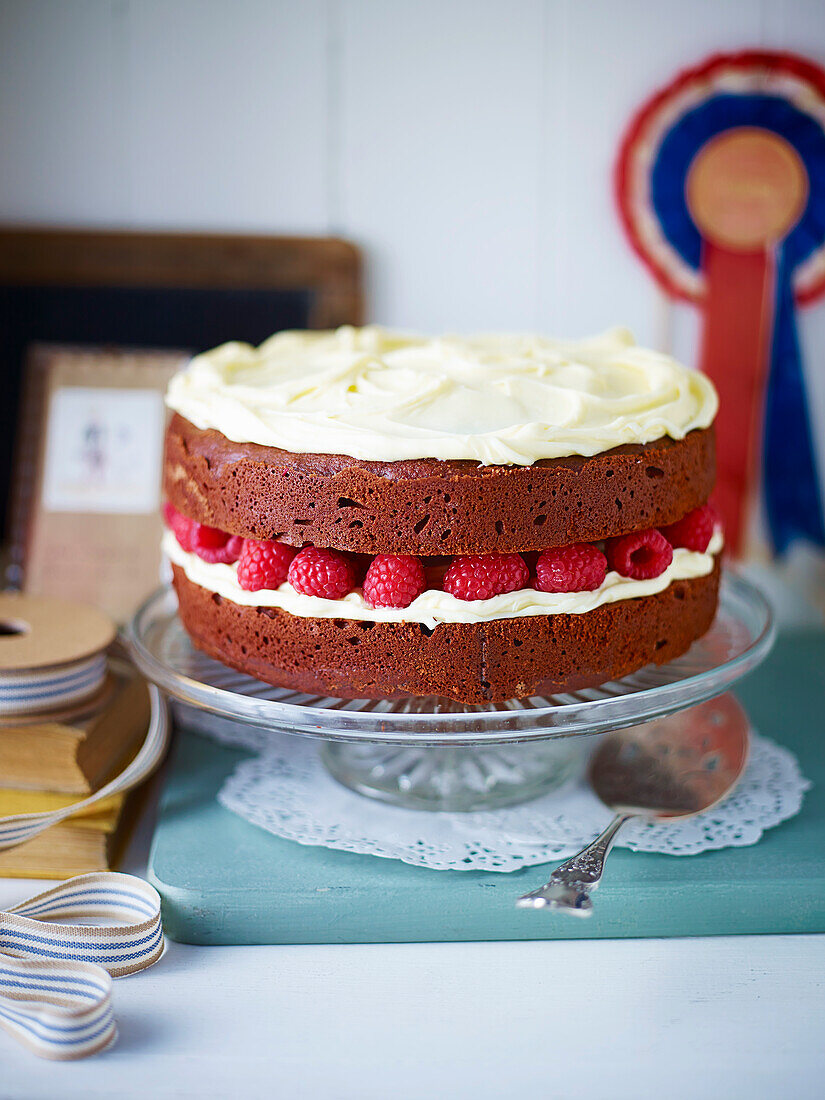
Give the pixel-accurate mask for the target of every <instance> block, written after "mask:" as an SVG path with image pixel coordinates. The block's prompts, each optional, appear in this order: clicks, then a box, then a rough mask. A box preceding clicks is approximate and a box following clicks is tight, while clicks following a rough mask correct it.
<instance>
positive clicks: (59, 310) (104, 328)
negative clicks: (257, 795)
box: [0, 227, 363, 619]
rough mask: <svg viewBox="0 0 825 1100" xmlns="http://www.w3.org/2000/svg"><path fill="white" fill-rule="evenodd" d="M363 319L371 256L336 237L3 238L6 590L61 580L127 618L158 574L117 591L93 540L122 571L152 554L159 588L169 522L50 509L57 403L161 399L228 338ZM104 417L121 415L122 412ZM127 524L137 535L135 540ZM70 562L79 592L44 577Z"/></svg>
mask: <svg viewBox="0 0 825 1100" xmlns="http://www.w3.org/2000/svg"><path fill="white" fill-rule="evenodd" d="M362 320H363V294H362V287H361V256H360V252H359V250H358V249H357V248H356V246H355V245H353V244H351V243H350V242H348V241H344V240H340V239H337V238H311V237H275V236H272V237H269V236H260V235H255V236H253V235H246V234H224V233H165V232H152V233H142V232H133V231H128V232H127V231H106V230H87V229H49V228H41V227H38V228H28V227H7V228H0V372H2V375H3V381H4V386H5V393H6V402H5V406H4V407H3V408H0V517H1V516H2V511H3V509H4V501H3V497H4V495H5V487H6V486H10V496H11V497H12V508H11V510H10V512H11V524H10V525H9V526H10V533H11V535H12V547H11V565H10V567H9V570H8V573H7V577H8V580H9V582H10V583H11V584H13V585H15V586H16V587H23V588H25V589H26V590H29V591H43V592H46V591H51V590H53V589H52V586H53V584H56V583H58V578H59V583H60V584H61V585H62V586H64V587H63V589H62V591H63V594H64V595H70V594H72V595H74V596H75V597H76V598H80V599H84V598H85V599H88V600H91V602H95V603H97V604H98V605H99V606H101V607H105V608H106V609H107V610H109V611H110V612H111V613H112V614H114V615H115V616H116V617H118V618H120V619H122V618H123V617H124V616H125V615H126V614H128V612H129V611H130V610H131V609H132V607H133V604H134V595H135V592H137V591H138V590H139V589H140V591H139V592H138V595H145V594H146V593H145V591H144V589H145V586H146V581H147V576H148V574H147V575H144V573H143V572H141V573H140V577H139V578H135V583H134V584H133V583H132V579H131V576H130V575H129V574H128V572H124V576H128V577H129V580H128V583H127V582H126V581H118V578H117V570H116V569H112V570H109V569H107V568H104V567H103V556H101V555H100V554H96V552H95V551H94V547H93V545H92V540H91V539H87V538H86V533H87V532H95V533H96V535H95V537H96V538H97V539H98V542H99V543H100V544H101V545H103V544H104V543H106V541H107V540H110V542H109V557H108V560H110V561H116V560H118V559H119V558H124V556H125V555H126V550H127V545H128V544H130V542H131V543H132V544H133V545H134V548H135V553H137V552H138V548H139V547H140V548H141V552H142V553H143V554H144V556H145V557H146V559H147V562H148V563H150V564H149V566H148V567H149V568H150V569H152V570H155V572H154V574H153V577H154V578H156V567H157V562H158V561H159V556H156V555H155V553H154V551H153V549H152V548H153V547H154V546H155V543H154V541H152V540H154V539H155V535H156V534H159V530H160V528H159V520H158V519H157V517H156V516H153V517H150V518H149V519H147V517H146V516H145V515H144V516H142V517H140V519H139V520H138V518H137V515H133V516H130V517H125V516H124V515H123V513H120V514H118V512H117V511H116V510H115V511H113V512H112V513H111V514H110V515H105V514H104V511H103V510H101V508H100V507H98V509H97V511H93V512H92V513H89V514H86V513H84V512H83V511H82V510H80V511H77V512H74V513H72V512H71V511H70V510H69V509H68V508H65V507H63V509H62V511H61V510H60V509H59V508H58V509H57V510H55V509H54V508H49V507H48V504H49V493H48V492H45V494H44V485H45V488H46V489H47V490H48V489H49V486H48V485H47V484H45V481H44V479H45V477H46V456H47V452H48V448H49V445H50V440H49V434H50V433H52V434H53V431H54V425H53V424H50V421H51V420H52V419H53V413H54V410H53V409H52V404H53V401H52V399H53V397H54V394H55V393H56V392H57V391H59V390H65V389H67V388H72V387H77V388H80V389H82V388H84V387H85V388H86V389H95V388H102V389H107V390H108V389H114V390H117V389H121V390H128V389H132V390H134V391H140V390H147V391H148V390H152V389H154V390H158V388H159V387H160V388H163V387H164V386H165V382H166V379H167V378H168V376H169V375H170V374H171V373H172V370H174V369H175V368H176V367H179V366H180V365H181V364H182V362H183V358H184V356H185V355H186V354H187V353H190V354H191V352H192V351H198V350H204V348H206V347H209V346H213V345H214V344H216V343H219V342H221V341H222V340H229V339H246V340H250V341H251V342H259V341H260V340H262V339H264V338H266V337H267V336H269V335H271V333H272V332H273V331H277V329H278V328H284V327H308V328H314V329H323V328H336V327H338V326H339V325H342V324H360V323H362ZM35 345H36V346H35ZM91 345H99V346H97V347H94V346H91ZM158 349H172V350H158ZM180 349H185V350H180ZM24 363H25V364H26V370H25V374H26V377H25V379H24V378H23V374H24V371H23V369H22V368H23V364H24ZM24 391H25V392H24ZM61 400H69V401H72V400H76V401H81V400H82V399H81V398H80V397H79V396H78V395H77V394H75V395H74V396H72V397H69V398H65V399H64V398H61ZM113 400H114V399H113ZM101 407H102V408H104V409H110V410H111V408H112V407H113V406H112V402H107V401H105V400H104V401H103V405H102V406H101ZM135 408H137V406H135ZM18 409H19V410H20V413H19V415H17V410H18ZM104 419H105V417H104ZM12 435H15V436H16V441H15V449H14V462H13V463H12V442H11V439H12ZM10 471H11V473H10ZM52 503H54V502H53V501H52ZM99 504H100V501H98V505H99ZM78 521H79V522H78ZM130 523H131V524H132V526H133V528H134V530H133V531H132V533H131V535H130V536H129V537H127V535H126V534H124V532H128V529H129V527H130ZM156 527H157V530H155V528H156ZM101 540H102V541H101ZM147 547H148V548H149V549H145V548H147ZM61 548H62V552H61ZM70 550H71V553H69V551H70ZM67 554H68V556H71V557H73V558H74V559H75V562H76V565H75V574H76V577H77V580H76V581H73V580H72V574H70V573H69V572H68V571H67V570H65V569H57V568H54V569H49V568H48V567H47V566H46V562H47V560H48V559H49V558H50V557H51V558H54V559H55V560H57V557H58V556H60V558H61V560H65V559H66V556H67ZM104 556H105V555H104ZM135 560H136V558H135ZM84 562H85V563H86V565H85V566H84V565H83V563H84ZM95 563H96V564H95ZM84 571H85V579H84V576H83V574H84ZM93 574H96V575H97V577H98V580H96V581H95V583H94V584H92V583H91V581H90V580H89V577H91V576H92V575H93ZM119 584H120V586H121V588H120V589H119V588H118V585H119ZM66 585H69V586H70V587H71V588H72V591H71V593H70V592H69V591H67V590H66V587H65V586H66Z"/></svg>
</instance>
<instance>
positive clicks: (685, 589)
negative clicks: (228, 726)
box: [173, 561, 719, 703]
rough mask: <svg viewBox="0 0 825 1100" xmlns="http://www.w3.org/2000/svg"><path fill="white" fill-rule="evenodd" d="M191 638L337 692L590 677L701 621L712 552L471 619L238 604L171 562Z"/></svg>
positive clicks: (642, 658) (323, 691) (610, 673)
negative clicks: (555, 605) (670, 575)
mask: <svg viewBox="0 0 825 1100" xmlns="http://www.w3.org/2000/svg"><path fill="white" fill-rule="evenodd" d="M173 571H174V584H175V589H176V590H177V593H178V600H179V604H180V616H181V619H182V621H183V625H184V627H185V628H186V630H187V632H188V633H189V635H190V637H191V638H192V641H193V642H194V644H195V645H196V646H197V647H198V648H199V649H201V650H203V651H204V652H205V653H208V654H209V655H210V656H211V657H215V658H217V659H218V660H219V661H223V662H224V663H225V664H227V665H231V666H232V667H233V668H236V669H239V670H240V671H241V672H246V673H248V674H249V675H250V676H254V677H256V678H257V679H259V680H264V681H265V682H267V683H270V684H275V685H277V686H279V687H288V688H292V689H294V690H296V691H305V692H310V693H312V694H319V695H332V696H336V697H339V698H345V699H351V698H398V697H400V696H406V695H440V696H446V697H447V698H451V699H457V700H459V701H460V702H464V703H481V702H485V701H488V700H503V699H511V698H525V697H527V696H530V695H548V694H554V693H556V692H560V691H573V690H577V689H579V688H583V687H591V686H594V685H596V684H600V683H604V682H605V681H607V680H614V679H617V678H619V677H621V676H626V675H628V674H629V673H631V672H634V671H636V670H637V669H639V668H642V667H643V666H645V665H647V664H651V663H655V664H665V663H666V662H667V661H671V660H673V659H674V658H675V657H678V656H680V654H682V653H684V652H685V651H686V650H687V649H688V648H689V646H690V645H691V643H692V642H693V641H695V640H696V639H697V638H699V637H701V635H702V634H704V633H705V632H706V631H707V630H708V628H709V627H710V624H711V622H712V621H713V616H714V614H715V612H716V602H717V595H718V586H719V563H718V561H717V564H716V566H715V568H714V570H713V572H712V573H710V574H709V575H708V576H706V577H699V578H695V579H691V580H680V581H674V582H673V583H672V584H670V585H669V587H668V588H666V589H665V590H664V591H663V592H660V593H658V594H656V595H654V596H645V597H643V598H639V599H631V600H621V601H619V602H618V603H614V604H607V605H605V606H604V607H600V608H597V609H596V610H595V611H590V612H588V613H586V614H583V615H537V616H529V617H525V618H511V619H496V620H493V621H491V622H483V623H442V624H439V625H438V626H436V627H435V629H434V630H429V629H428V628H427V627H424V626H421V625H419V624H418V623H372V622H361V621H358V620H353V619H321V618H301V617H298V616H295V615H291V614H289V613H288V612H285V611H281V610H279V609H276V608H255V607H244V606H241V605H240V604H236V603H232V602H231V601H230V600H227V599H224V598H223V597H221V596H219V595H217V594H216V593H213V592H210V591H209V590H208V589H205V588H201V587H200V586H199V585H197V584H194V583H193V582H192V581H190V580H189V579H188V578H187V577H186V575H185V573H184V572H183V570H182V569H181V568H180V567H178V566H174V567H173Z"/></svg>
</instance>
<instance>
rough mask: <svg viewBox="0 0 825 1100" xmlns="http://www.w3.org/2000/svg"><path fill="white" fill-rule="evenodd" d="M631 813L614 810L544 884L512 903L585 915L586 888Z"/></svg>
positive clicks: (594, 884)
mask: <svg viewBox="0 0 825 1100" xmlns="http://www.w3.org/2000/svg"><path fill="white" fill-rule="evenodd" d="M633 816H634V814H616V816H615V817H614V818H613V820H612V821H611V822H610V824H609V825H608V826H607V828H606V829H605V830H604V832H603V833H601V834H600V835H599V836H597V837H596V839H595V840H594V841H593V843H592V844H588V846H587V847H586V848H584V849H583V850H582V851H581V852H579V853H578V855H575V856H571V857H570V859H568V860H566V861H565V862H564V863H562V864H560V865H559V866H558V867H557V868H556V869H555V871H554V872H553V874H552V875H551V876H550V878H549V880H548V881H547V882H546V883H545V884H544V886H540V887H539V888H538V889H537V890H531V891H530V893H529V894H524V895H523V897H520V898H519V899H518V901H517V902H516V905H517V906H518V907H519V908H522V909H544V908H548V909H563V910H565V911H566V912H568V913H574V914H577V915H578V916H582V917H589V916H590V913H591V911H592V909H593V903H592V901H591V900H590V891H591V890H594V889H595V888H596V887H597V886H598V885H599V882H600V880H601V877H602V873H603V871H604V861H605V859H606V858H607V853H608V852H609V851H610V849H611V847H612V845H613V841H614V840H615V838H616V834H617V833H618V831H619V829H621V827H622V825H624V823H625V822H626V821H629V820H630V819H631V818H632V817H633Z"/></svg>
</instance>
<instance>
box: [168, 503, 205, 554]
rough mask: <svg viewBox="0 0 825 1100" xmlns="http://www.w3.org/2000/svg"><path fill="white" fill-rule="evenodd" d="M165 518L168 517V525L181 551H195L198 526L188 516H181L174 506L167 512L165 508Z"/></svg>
mask: <svg viewBox="0 0 825 1100" xmlns="http://www.w3.org/2000/svg"><path fill="white" fill-rule="evenodd" d="M163 514H164V517H166V516H168V519H167V523H168V524H169V526H170V527H171V528H172V534H173V535H174V536H175V538H176V539H177V540H178V545H179V546H180V548H181V550H186V552H187V553H191V552H192V551H193V550H194V549H195V527H197V526H198V524H196V523H195V521H194V520H193V519H189V517H188V516H184V515H181V513H180V512H178V511H176V510H175V509H174V508H172V506H171V505H170V506H169V510H168V511H167V510H166V509H165V508H164V513H163Z"/></svg>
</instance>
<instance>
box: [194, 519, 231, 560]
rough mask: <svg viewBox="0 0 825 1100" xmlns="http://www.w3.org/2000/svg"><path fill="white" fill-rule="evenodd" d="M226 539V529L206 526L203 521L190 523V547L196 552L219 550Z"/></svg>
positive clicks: (227, 536)
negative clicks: (220, 529) (221, 529)
mask: <svg viewBox="0 0 825 1100" xmlns="http://www.w3.org/2000/svg"><path fill="white" fill-rule="evenodd" d="M228 541H229V535H228V533H227V532H226V531H219V530H218V528H217V527H207V526H206V524H205V523H193V524H192V549H193V550H194V551H195V553H196V554H197V553H198V551H200V550H220V548H221V547H222V546H226V544H227V542H228Z"/></svg>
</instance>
